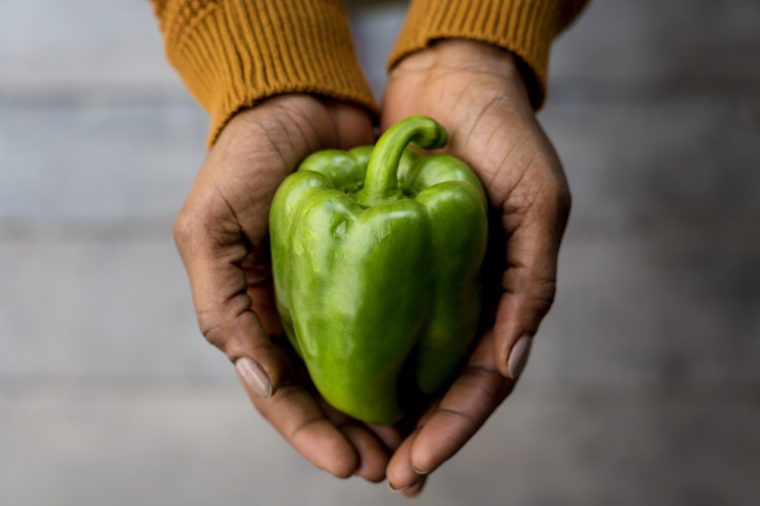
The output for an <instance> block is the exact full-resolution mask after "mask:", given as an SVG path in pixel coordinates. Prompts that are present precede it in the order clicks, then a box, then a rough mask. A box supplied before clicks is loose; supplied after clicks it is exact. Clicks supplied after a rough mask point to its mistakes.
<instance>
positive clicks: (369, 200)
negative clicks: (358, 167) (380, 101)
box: [357, 115, 447, 206]
mask: <svg viewBox="0 0 760 506" xmlns="http://www.w3.org/2000/svg"><path fill="white" fill-rule="evenodd" d="M446 138H447V135H446V130H445V129H444V128H443V126H441V125H440V124H439V123H438V122H436V121H435V120H433V119H432V118H428V117H427V116H419V115H418V116H409V117H408V118H406V119H405V120H403V121H400V122H399V123H396V124H395V125H393V126H392V127H390V128H389V129H388V130H387V131H386V132H385V133H384V134H383V135H382V136H380V139H379V140H378V141H377V144H376V145H375V148H374V149H373V150H372V156H371V157H370V159H369V163H368V165H367V175H366V176H365V178H364V189H363V190H362V191H360V192H359V194H358V195H357V200H358V201H359V203H360V204H363V205H368V206H370V205H376V204H379V203H381V202H386V201H390V200H397V199H398V198H399V196H400V194H401V192H400V190H399V188H398V179H397V177H396V172H397V171H398V164H399V161H400V160H401V155H402V154H403V153H404V149H405V148H406V146H407V144H409V143H410V142H413V143H414V144H415V145H417V146H419V147H421V148H424V149H436V148H441V147H443V146H445V145H446Z"/></svg>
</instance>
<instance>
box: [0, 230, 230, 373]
mask: <svg viewBox="0 0 760 506" xmlns="http://www.w3.org/2000/svg"><path fill="white" fill-rule="evenodd" d="M0 266H2V268H0V286H2V287H3V288H4V289H3V290H2V291H1V292H2V293H0V350H3V351H2V353H0V376H2V378H3V379H2V380H1V381H7V382H13V381H15V379H18V378H20V379H21V380H23V379H25V378H26V379H31V380H33V379H34V378H35V377H36V375H42V376H48V377H53V378H55V377H56V376H61V375H63V376H66V375H69V376H75V377H76V376H81V375H83V376H93V377H103V378H105V379H106V380H108V379H110V380H111V381H113V380H119V379H120V378H126V379H140V378H148V379H149V378H166V377H176V376H178V375H179V376H182V377H188V378H192V377H203V376H207V377H208V376H211V377H228V374H229V369H230V365H229V362H228V361H227V360H226V359H225V358H224V357H223V356H222V355H221V353H219V352H217V351H216V350H214V349H212V348H210V347H209V346H208V345H207V344H206V342H205V341H204V340H203V338H202V337H201V336H200V333H199V332H198V330H197V328H196V324H195V316H194V314H193V310H192V303H191V299H190V290H189V286H188V283H187V281H186V277H185V273H184V269H183V267H182V264H181V262H180V261H179V257H178V255H177V253H176V251H175V248H174V245H173V243H172V241H171V232H170V227H169V224H168V223H167V224H166V226H165V228H164V233H163V236H162V237H158V238H150V237H149V238H147V239H142V238H139V237H138V238H134V237H132V238H128V239H127V240H126V241H121V240H119V239H118V237H115V238H112V239H111V240H110V241H108V242H105V243H99V242H97V241H95V242H93V241H92V240H91V239H88V238H84V239H82V240H76V239H72V238H71V237H69V236H67V235H66V234H64V235H63V236H59V237H58V239H53V240H50V239H48V240H46V239H45V237H30V238H26V239H21V240H17V241H10V242H2V243H0Z"/></svg>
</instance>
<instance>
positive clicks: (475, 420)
mask: <svg viewBox="0 0 760 506" xmlns="http://www.w3.org/2000/svg"><path fill="white" fill-rule="evenodd" d="M492 350H493V334H491V333H489V334H486V336H484V338H483V340H482V341H481V342H480V343H479V344H478V346H477V348H476V349H475V352H474V353H473V355H472V357H471V358H470V360H469V362H468V364H467V366H466V367H465V369H464V370H463V372H462V373H461V374H460V376H459V377H458V378H457V380H456V381H455V382H454V384H453V385H452V386H451V388H450V389H449V390H448V392H446V395H444V397H443V398H442V399H441V402H440V404H439V405H438V406H437V408H436V409H435V411H434V412H433V413H432V415H431V416H430V418H429V419H428V420H427V422H426V423H425V424H424V425H423V426H422V427H421V429H420V430H419V432H418V433H417V435H416V437H415V439H414V442H413V444H412V448H411V452H410V455H409V461H410V465H411V467H412V469H414V470H415V471H416V472H417V473H419V474H428V473H430V472H432V471H434V470H435V469H436V468H437V467H438V466H440V465H441V464H442V463H443V462H445V461H446V460H448V459H449V458H450V457H451V456H453V455H454V454H455V453H456V452H457V451H459V450H460V449H461V448H462V446H464V444H465V443H466V442H467V441H468V440H469V439H470V438H471V437H472V436H473V435H474V434H475V432H477V430H478V429H479V428H480V427H481V426H482V425H483V423H484V422H485V421H486V420H487V419H488V417H489V416H490V415H491V413H493V411H494V410H495V409H496V407H498V406H499V404H501V402H502V401H503V400H504V399H505V398H506V397H507V395H508V394H509V392H510V391H511V390H512V387H513V385H514V382H513V381H511V380H509V379H506V378H504V377H503V376H502V375H501V374H500V373H499V371H498V369H497V368H496V360H495V357H494V356H493V352H492ZM392 463H393V462H392ZM389 467H390V466H389ZM394 471H395V470H394ZM390 472H391V470H390V469H389V470H388V473H389V474H390Z"/></svg>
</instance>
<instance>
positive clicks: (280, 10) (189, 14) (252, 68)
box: [151, 0, 377, 145]
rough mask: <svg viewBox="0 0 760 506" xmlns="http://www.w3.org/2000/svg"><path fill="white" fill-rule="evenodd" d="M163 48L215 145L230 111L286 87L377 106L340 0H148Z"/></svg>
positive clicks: (295, 90)
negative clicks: (204, 115) (203, 114)
mask: <svg viewBox="0 0 760 506" xmlns="http://www.w3.org/2000/svg"><path fill="white" fill-rule="evenodd" d="M151 3H152V4H153V11H154V13H155V15H156V17H157V18H158V22H159V26H160V28H161V31H162V33H163V35H164V42H165V50H166V54H167V56H168V58H169V60H170V62H171V63H172V65H173V66H174V67H175V68H176V70H177V72H178V73H179V75H180V77H181V78H182V80H183V81H184V82H185V84H186V85H187V87H188V89H189V90H190V93H191V94H192V95H193V96H194V97H195V98H196V99H197V100H198V102H199V103H200V104H201V105H202V106H203V107H204V108H205V109H206V110H207V111H208V112H209V114H210V116H211V127H210V131H209V137H208V142H209V145H211V144H213V142H214V140H215V139H216V137H217V136H218V135H219V132H220V131H221V129H222V128H223V127H224V125H225V124H226V122H227V121H228V120H229V119H230V117H231V116H232V115H233V114H234V113H235V112H236V111H238V110H239V109H241V108H244V107H250V106H252V105H254V104H256V103H257V102H259V101H261V100H262V99H264V98H266V97H270V96H273V95H278V94H282V93H289V92H303V93H315V94H319V95H325V96H329V97H334V98H338V99H343V100H348V101H351V102H354V103H356V104H358V105H361V106H364V107H366V108H368V109H369V110H372V111H375V110H376V109H377V106H376V104H375V101H374V99H373V97H372V92H371V91H370V88H369V86H368V84H367V82H366V80H365V78H364V75H363V74H362V72H361V69H360V67H359V64H358V61H357V59H356V55H355V53H354V48H353V42H352V39H351V32H350V28H349V24H348V19H347V17H346V13H345V10H344V6H343V2H342V1H341V0H288V1H280V0H151Z"/></svg>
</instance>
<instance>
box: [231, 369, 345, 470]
mask: <svg viewBox="0 0 760 506" xmlns="http://www.w3.org/2000/svg"><path fill="white" fill-rule="evenodd" d="M243 384H244V386H245V387H246V390H247V391H248V394H249V396H250V397H251V400H252V401H253V403H254V405H255V406H256V408H257V409H258V410H259V412H261V414H262V415H263V416H264V417H265V418H266V419H267V420H269V422H270V423H271V424H272V425H273V426H274V427H275V429H277V431H279V432H280V434H282V435H283V437H284V438H285V439H286V440H287V441H288V442H289V443H290V444H291V445H292V446H293V447H294V448H295V449H296V450H297V451H298V452H299V453H301V455H303V456H304V457H305V458H306V459H307V460H308V461H309V462H311V463H312V464H314V465H315V466H317V467H319V468H320V469H324V470H325V471H327V472H329V473H331V474H333V475H335V476H337V477H338V478H348V477H350V476H352V475H353V474H354V473H355V472H356V470H357V469H358V467H359V457H358V455H357V452H356V450H355V448H354V446H353V445H352V443H351V441H350V440H349V439H348V438H347V437H346V436H345V435H344V434H343V433H342V432H341V431H340V430H339V429H338V428H337V427H336V426H335V425H334V424H333V423H332V422H331V421H330V420H328V419H327V417H326V416H325V413H324V412H323V411H322V410H321V409H320V407H319V405H318V403H317V400H316V399H315V398H314V397H313V396H312V395H311V394H310V393H309V392H308V391H307V390H306V389H305V388H304V387H303V386H301V385H298V384H288V385H283V386H282V387H281V388H280V389H279V390H278V391H277V392H275V394H274V395H273V396H272V397H271V398H269V399H265V398H262V397H260V396H258V395H255V394H254V392H253V391H252V390H251V389H250V387H249V386H248V385H247V384H246V383H245V382H244V383H243Z"/></svg>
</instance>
